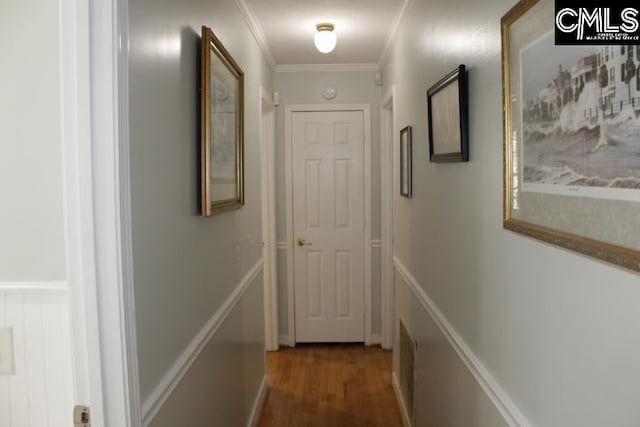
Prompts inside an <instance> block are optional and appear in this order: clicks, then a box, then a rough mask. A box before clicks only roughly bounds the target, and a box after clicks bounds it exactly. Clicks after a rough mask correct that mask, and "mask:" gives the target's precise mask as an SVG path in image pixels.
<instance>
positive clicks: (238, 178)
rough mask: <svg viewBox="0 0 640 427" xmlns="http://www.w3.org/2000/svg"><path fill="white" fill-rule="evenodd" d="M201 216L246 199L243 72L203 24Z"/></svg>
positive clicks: (239, 204) (237, 205)
mask: <svg viewBox="0 0 640 427" xmlns="http://www.w3.org/2000/svg"><path fill="white" fill-rule="evenodd" d="M201 79H202V81H201V85H202V93H201V127H202V129H201V143H200V145H201V150H200V151H201V191H202V195H201V204H202V209H201V211H202V216H205V217H206V216H210V215H215V214H219V213H222V212H227V211H229V210H232V209H238V208H241V207H242V205H243V204H244V132H243V126H244V125H243V122H244V120H243V115H244V105H243V104H244V73H243V72H242V70H241V69H240V67H239V66H238V64H236V62H235V61H234V60H233V58H232V57H231V55H230V54H229V52H228V51H227V50H226V49H225V48H224V46H223V45H222V43H221V42H220V40H218V38H217V37H216V36H215V34H214V33H213V31H212V30H211V28H208V27H204V26H203V27H202V70H201Z"/></svg>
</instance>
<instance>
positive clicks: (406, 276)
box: [393, 257, 532, 427]
mask: <svg viewBox="0 0 640 427" xmlns="http://www.w3.org/2000/svg"><path fill="white" fill-rule="evenodd" d="M393 265H394V268H395V269H396V271H397V272H398V273H399V274H400V276H401V277H402V280H403V281H404V282H405V284H406V286H407V287H408V288H409V289H410V290H411V292H412V293H413V295H414V296H415V297H416V299H417V300H418V301H419V302H420V304H422V306H423V307H424V309H425V311H426V312H427V313H428V314H429V316H431V318H432V319H433V321H434V322H435V323H436V325H438V328H439V329H440V331H442V334H443V335H444V336H445V337H446V338H447V341H449V344H451V346H452V347H453V349H454V350H455V352H456V354H457V355H458V357H459V358H460V360H462V362H463V363H464V365H465V366H466V368H467V369H468V370H469V372H470V373H471V375H472V376H473V378H474V379H475V380H476V382H477V383H478V384H479V385H480V387H481V388H482V390H483V391H484V392H485V394H486V395H487V397H488V398H489V400H491V402H492V403H493V405H494V406H495V407H496V409H497V410H498V412H500V414H501V415H502V417H503V418H504V420H505V421H506V422H507V424H508V425H509V426H510V427H532V425H531V423H530V422H529V420H527V418H526V417H525V416H524V414H523V413H522V412H521V411H520V409H519V408H518V406H517V405H516V404H515V402H514V401H513V400H511V398H510V397H509V395H508V394H507V393H506V391H505V390H504V389H503V388H502V386H500V384H499V383H498V382H497V381H496V379H495V378H493V376H492V375H491V373H490V372H489V371H488V370H487V368H486V367H485V366H484V365H483V364H482V362H481V361H480V360H479V359H478V358H477V357H476V355H475V354H474V353H473V351H471V349H470V348H469V346H468V345H467V343H466V342H465V341H464V340H463V339H462V337H461V336H460V335H459V334H458V332H457V331H456V330H455V329H454V328H453V326H451V323H449V321H448V320H447V318H446V317H445V316H444V314H443V313H442V312H441V311H440V309H439V308H438V306H437V305H436V304H435V303H434V302H433V300H432V299H431V298H430V297H429V295H427V293H426V292H425V291H424V289H423V288H422V287H421V286H420V285H419V284H418V282H417V281H416V279H415V278H414V277H413V276H412V275H411V273H410V272H409V270H407V268H406V267H405V266H404V264H402V262H401V261H400V260H399V259H398V258H397V257H394V258H393Z"/></svg>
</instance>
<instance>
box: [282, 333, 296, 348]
mask: <svg viewBox="0 0 640 427" xmlns="http://www.w3.org/2000/svg"><path fill="white" fill-rule="evenodd" d="M278 342H279V343H280V345H281V346H285V347H294V346H295V345H296V343H295V342H294V341H293V340H292V339H291V338H290V337H289V335H280V336H279V337H278Z"/></svg>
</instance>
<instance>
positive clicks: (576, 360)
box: [383, 0, 640, 427]
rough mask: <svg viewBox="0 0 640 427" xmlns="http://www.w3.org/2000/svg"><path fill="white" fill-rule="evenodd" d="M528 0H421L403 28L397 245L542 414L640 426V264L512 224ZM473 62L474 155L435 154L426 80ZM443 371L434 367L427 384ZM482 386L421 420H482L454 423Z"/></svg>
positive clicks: (486, 359)
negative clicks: (514, 119)
mask: <svg viewBox="0 0 640 427" xmlns="http://www.w3.org/2000/svg"><path fill="white" fill-rule="evenodd" d="M514 4H515V1H514V0H494V1H491V2H473V1H468V0H414V1H413V2H412V3H411V5H410V6H409V9H408V11H407V14H406V15H405V17H404V19H403V21H402V22H401V24H400V26H399V31H398V33H397V35H396V37H395V40H394V42H393V46H392V49H391V52H390V55H389V57H388V60H387V62H386V63H385V65H384V68H383V81H384V84H385V86H384V91H383V93H385V92H386V91H387V90H388V89H389V88H390V85H391V84H395V85H396V89H397V92H396V98H395V106H396V109H397V110H396V111H397V126H398V128H402V127H403V126H405V125H412V126H413V141H414V145H413V148H414V155H413V166H414V169H413V171H414V172H413V182H414V195H413V199H411V200H404V199H403V200H397V201H396V204H395V208H396V212H397V224H398V235H397V240H396V255H397V256H398V258H399V259H400V260H401V261H402V263H403V264H404V265H405V266H406V267H407V269H408V270H409V271H410V273H411V274H412V275H413V276H414V277H415V278H416V280H417V281H418V282H419V284H420V285H421V286H422V287H423V288H424V290H425V291H426V293H427V294H428V295H429V296H430V297H431V299H432V300H433V301H434V302H435V303H436V305H437V306H438V307H439V308H440V310H441V311H442V313H443V314H444V316H445V317H446V318H447V319H448V320H449V322H450V323H451V324H452V326H453V327H454V328H455V329H456V331H457V332H458V334H459V335H460V336H461V337H462V338H463V339H464V341H465V342H466V344H467V345H468V346H469V347H470V348H471V350H472V351H473V352H474V353H475V355H476V356H477V357H478V358H479V359H480V361H481V362H482V363H483V364H484V365H485V366H486V367H487V368H488V370H489V371H490V372H491V374H492V375H493V376H494V377H495V379H496V380H497V381H498V382H499V383H500V385H501V386H502V387H503V388H504V390H505V391H506V392H507V393H508V394H509V395H510V397H511V398H512V399H513V401H514V402H515V403H516V404H517V405H518V406H519V407H520V408H521V410H522V412H523V413H524V414H525V415H526V416H527V417H528V418H529V420H530V421H531V423H532V424H533V425H537V426H544V427H553V426H558V427H560V426H585V427H586V426H593V427H597V426H604V425H606V426H611V427H613V426H615V427H622V426H628V427H630V426H636V425H638V423H639V422H640V406H638V404H637V397H638V393H639V389H638V384H640V369H638V366H639V362H640V359H639V357H638V355H639V354H640V340H639V339H638V337H639V336H640V311H639V310H638V303H637V302H638V301H639V300H640V280H639V279H640V277H639V276H638V274H637V273H633V272H630V271H625V270H622V269H619V268H616V267H614V266H611V265H608V264H604V263H602V262H599V261H596V260H594V259H591V258H587V257H584V256H581V255H578V254H576V253H573V252H569V251H566V250H563V249H559V248H557V247H554V246H550V245H547V244H544V243H542V242H540V241H536V240H532V239H528V238H525V237H523V236H521V235H518V234H514V233H512V232H508V231H505V230H503V228H502V137H503V135H502V99H501V90H502V86H501V65H500V64H501V59H500V18H501V16H502V15H503V14H504V13H505V12H506V11H507V10H508V9H510V8H511V7H512V6H513V5H514ZM460 63H464V64H466V65H467V67H468V68H469V96H470V114H469V119H470V127H469V131H470V146H471V161H470V162H469V163H457V164H434V163H429V161H428V146H427V121H426V120H425V117H426V99H425V91H426V89H427V88H428V87H429V86H431V85H432V84H433V83H435V82H436V81H437V80H438V79H439V78H440V77H442V76H443V75H445V74H446V73H447V72H449V71H450V70H452V69H453V68H454V67H455V66H457V65H458V64H460ZM397 286H398V287H400V286H401V284H398V285H397ZM398 292H401V290H400V289H398ZM410 298H413V297H410ZM408 304H412V303H406V304H405V306H404V307H400V309H401V310H400V312H399V314H400V316H411V314H410V309H409V307H407V305H408ZM414 316H415V314H414ZM410 324H411V325H412V328H413V333H414V334H415V335H418V336H420V335H424V334H425V331H426V330H427V329H428V328H429V327H430V326H429V325H428V324H424V325H423V324H422V322H415V321H412V322H410ZM444 345H446V344H444ZM451 353H452V352H450V351H448V353H446V354H448V355H446V356H444V357H447V358H453V357H456V356H455V355H453V354H451ZM420 357H427V356H424V355H422V354H421V355H420ZM451 363H452V364H451V366H455V364H453V362H451ZM458 365H459V364H458ZM456 369H457V368H456ZM459 369H464V368H459ZM452 375H455V374H452ZM429 381H432V378H430V377H429V375H428V373H427V372H421V373H420V376H419V379H418V383H419V385H418V388H419V389H420V388H421V387H425V385H426V384H428V382H429ZM476 391H477V390H476V389H474V388H469V389H466V388H459V389H456V393H455V394H453V395H452V398H453V399H454V401H452V402H449V403H450V404H449V405H448V406H443V407H441V408H440V410H439V414H440V416H441V418H440V421H439V422H433V421H432V422H428V420H427V419H426V417H423V418H422V419H419V420H418V425H439V426H451V425H471V424H464V423H462V424H460V423H455V422H452V421H448V420H451V419H453V417H454V416H455V412H456V411H460V410H464V407H463V406H461V404H458V402H464V401H467V400H468V399H470V398H471V397H470V395H471V394H474V393H476ZM436 398H437V397H436V396H434V395H433V394H431V393H423V394H421V395H419V399H420V401H419V402H418V407H420V406H421V405H429V404H430V403H431V402H432V399H436ZM473 425H475V426H487V427H490V426H491V427H492V426H493V425H494V424H492V423H491V422H489V421H487V420H485V421H477V422H476V423H474V424H473Z"/></svg>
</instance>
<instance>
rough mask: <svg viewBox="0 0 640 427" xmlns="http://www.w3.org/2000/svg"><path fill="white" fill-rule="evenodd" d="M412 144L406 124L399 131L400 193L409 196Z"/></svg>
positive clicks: (410, 188) (410, 190)
mask: <svg viewBox="0 0 640 427" xmlns="http://www.w3.org/2000/svg"><path fill="white" fill-rule="evenodd" d="M412 144H413V140H412V137H411V126H406V127H404V128H403V129H402V130H401V131H400V195H401V196H402V197H406V198H407V199H410V198H411V194H412V189H413V188H412V186H413V182H412V179H411V178H412V177H411V175H412V170H411V167H412V157H413V155H412V148H413V147H412Z"/></svg>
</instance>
